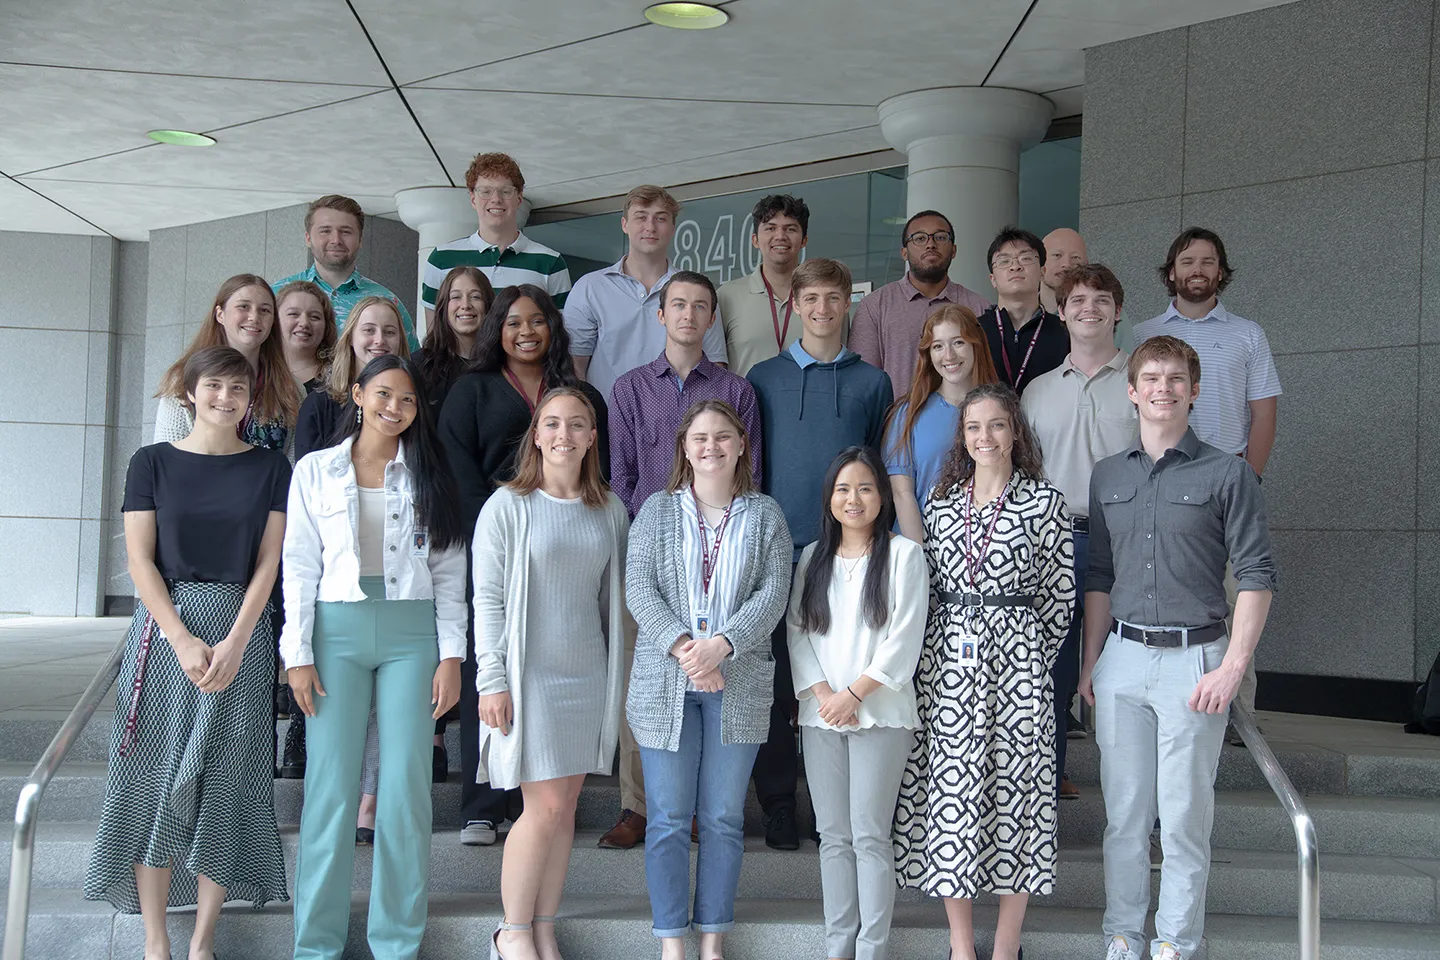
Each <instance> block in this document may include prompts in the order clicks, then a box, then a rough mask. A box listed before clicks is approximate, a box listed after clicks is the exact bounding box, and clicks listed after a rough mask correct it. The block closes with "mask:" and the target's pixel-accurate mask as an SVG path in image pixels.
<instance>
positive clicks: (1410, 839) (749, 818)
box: [0, 762, 1440, 859]
mask: <svg viewBox="0 0 1440 960" xmlns="http://www.w3.org/2000/svg"><path fill="white" fill-rule="evenodd" d="M30 769H31V768H30V764H28V763H15V762H12V763H0V810H5V811H7V812H8V811H10V810H13V809H14V806H15V801H16V799H17V798H18V796H19V792H20V788H21V786H23V784H24V783H25V780H26V778H27V777H29V775H30ZM800 791H801V795H802V808H803V809H804V810H805V811H806V814H805V815H804V816H803V817H802V820H803V821H804V824H805V825H806V826H808V825H809V814H808V811H809V805H808V804H809V801H808V794H807V793H806V785H805V783H804V781H803V780H802V781H801V784H800ZM104 793H105V765H104V764H103V763H66V764H64V765H63V766H62V767H61V768H60V771H59V772H58V773H57V775H56V776H55V778H54V779H53V780H51V781H50V787H49V789H48V790H47V791H46V793H45V798H44V801H43V803H42V804H41V808H40V812H41V818H42V819H43V820H46V821H87V820H88V821H93V820H98V819H99V817H100V808H101V804H102V802H103V800H104ZM430 796H431V801H432V802H433V804H434V811H435V825H436V827H437V828H442V829H443V828H451V827H458V826H460V783H459V774H458V773H452V774H451V778H450V781H449V782H448V783H440V784H435V785H433V786H432V787H431V789H430ZM303 798H304V786H303V783H302V781H299V780H276V781H275V816H276V819H277V821H278V822H279V823H280V824H282V825H285V824H297V823H299V822H300V807H301V804H302V801H303ZM1305 802H1306V804H1307V805H1308V806H1309V808H1310V813H1311V815H1312V816H1313V817H1314V819H1315V825H1316V832H1317V835H1318V836H1319V839H1320V850H1321V852H1322V853H1324V854H1326V855H1329V854H1335V853H1348V854H1372V855H1376V856H1393V857H1431V858H1436V859H1440V804H1436V803H1434V802H1433V801H1429V800H1416V799H1408V798H1396V797H1355V796H1333V795H1326V794H1314V795H1311V796H1309V797H1306V798H1305ZM619 809H620V786H619V781H618V779H617V778H615V777H593V776H592V777H590V778H589V779H588V780H587V782H586V785H585V789H584V791H583V792H582V793H581V795H580V805H579V807H578V809H577V810H576V821H577V825H578V827H579V829H581V830H607V829H609V828H610V827H611V826H612V825H613V824H614V822H615V817H616V814H617V813H618V812H619ZM746 829H747V831H748V832H749V833H751V834H754V835H759V834H761V833H763V831H764V826H763V823H762V820H761V813H760V807H759V804H758V803H757V802H756V800H755V797H754V795H753V793H752V794H751V796H750V797H749V804H748V809H747V815H746ZM1104 832H1105V806H1104V799H1103V797H1102V796H1101V794H1100V789H1099V788H1098V787H1096V786H1093V785H1086V786H1082V787H1081V796H1080V798H1079V799H1078V800H1067V801H1064V802H1063V803H1061V804H1060V840H1061V843H1062V844H1065V845H1067V846H1074V845H1077V844H1089V843H1099V842H1100V841H1101V839H1102V838H1103V836H1104ZM1212 842H1213V843H1214V845H1215V846H1217V847H1229V848H1234V849H1246V850H1278V851H1291V852H1293V851H1294V850H1295V835H1294V832H1293V831H1292V830H1291V827H1290V821H1289V820H1288V819H1287V818H1286V817H1285V815H1284V813H1283V812H1282V810H1281V809H1280V805H1279V803H1278V802H1277V801H1276V800H1275V796H1274V794H1272V793H1271V792H1270V791H1269V790H1264V791H1240V790H1232V791H1221V792H1219V793H1217V794H1216V797H1215V829H1214V833H1213V835H1212Z"/></svg>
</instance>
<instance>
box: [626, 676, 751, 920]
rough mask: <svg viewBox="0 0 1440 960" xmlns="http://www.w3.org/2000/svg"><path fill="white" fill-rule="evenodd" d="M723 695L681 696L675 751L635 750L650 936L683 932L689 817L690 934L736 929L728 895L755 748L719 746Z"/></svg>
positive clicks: (735, 883) (741, 841)
mask: <svg viewBox="0 0 1440 960" xmlns="http://www.w3.org/2000/svg"><path fill="white" fill-rule="evenodd" d="M724 696H725V694H724V692H723V691H722V692H721V693H698V692H695V691H691V692H689V693H687V694H685V717H684V721H683V723H682V725H681V727H680V749H679V750H676V751H674V752H671V751H669V750H652V749H650V748H648V747H641V748H640V762H641V764H642V765H643V766H644V770H645V805H646V807H648V808H649V814H650V816H649V818H648V819H647V820H646V823H645V884H646V886H647V887H649V889H650V909H651V912H652V913H653V914H654V918H655V919H654V926H653V928H652V932H653V933H654V934H655V936H657V937H683V936H685V933H686V931H687V930H688V929H689V928H690V922H691V912H690V908H689V904H688V903H687V902H686V901H687V900H688V899H689V897H688V893H689V890H690V819H691V818H692V817H695V818H697V819H698V820H699V822H700V858H699V863H698V864H697V866H696V871H695V910H694V924H695V929H696V930H698V931H699V932H701V933H725V932H726V931H728V930H729V929H730V928H731V927H733V926H735V891H736V889H737V888H738V887H739V885H740V857H741V855H742V854H743V853H744V852H745V837H744V827H745V793H746V791H747V790H748V789H749V786H750V771H751V768H753V767H754V766H755V754H756V753H757V752H759V750H760V744H758V743H736V744H724V743H721V742H720V704H721V702H722V700H723V698H724Z"/></svg>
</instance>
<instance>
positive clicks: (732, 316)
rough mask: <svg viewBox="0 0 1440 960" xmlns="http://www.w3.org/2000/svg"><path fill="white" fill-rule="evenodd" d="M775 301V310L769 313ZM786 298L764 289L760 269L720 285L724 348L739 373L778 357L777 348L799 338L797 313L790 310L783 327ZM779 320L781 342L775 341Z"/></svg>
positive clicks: (800, 330)
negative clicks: (786, 326) (776, 322)
mask: <svg viewBox="0 0 1440 960" xmlns="http://www.w3.org/2000/svg"><path fill="white" fill-rule="evenodd" d="M771 304H774V306H775V313H774V314H771V313H770V306H771ZM789 306H790V298H789V297H781V296H778V295H777V296H775V297H773V298H772V297H771V296H770V293H769V292H768V291H767V290H766V289H765V278H764V277H762V276H761V274H760V269H759V268H758V267H757V268H756V269H755V271H754V272H753V273H751V274H749V275H748V276H744V277H736V278H735V279H733V280H731V281H729V282H728V283H725V284H722V285H721V287H720V315H721V317H722V318H723V320H724V329H725V349H726V351H727V354H728V356H729V358H730V360H729V364H730V369H731V370H733V371H734V372H735V373H738V374H739V375H740V376H742V377H743V376H745V374H747V373H749V372H750V368H751V367H753V366H755V364H757V363H759V362H760V361H761V360H769V359H770V358H771V357H775V356H779V354H780V351H781V350H784V349H785V348H786V347H788V346H790V344H792V343H794V342H795V341H796V340H799V339H800V334H801V333H802V332H803V331H804V324H802V323H801V322H800V314H799V313H797V312H795V311H794V310H791V312H790V327H789V329H788V330H787V329H786V328H785V311H786V309H787V308H788V307H789ZM777 319H778V320H779V322H780V331H781V334H782V337H781V342H780V343H778V344H777V343H776V342H775V321H776V320H777Z"/></svg>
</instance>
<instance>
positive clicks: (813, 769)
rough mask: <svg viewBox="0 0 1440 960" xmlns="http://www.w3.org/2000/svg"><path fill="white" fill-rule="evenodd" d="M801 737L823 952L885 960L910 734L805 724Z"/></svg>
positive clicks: (912, 733)
mask: <svg viewBox="0 0 1440 960" xmlns="http://www.w3.org/2000/svg"><path fill="white" fill-rule="evenodd" d="M800 735H801V737H802V738H803V741H804V745H805V782H806V783H807V784H808V785H809V787H810V800H811V802H812V803H813V804H814V806H815V827H816V829H817V830H819V831H820V888H821V891H822V892H823V894H824V898H825V949H826V950H827V951H828V952H827V954H826V956H830V957H854V958H855V960H885V955H886V945H887V942H888V940H889V939H890V916H891V914H892V913H893V912H894V909H895V853H894V850H893V848H892V847H891V843H890V829H891V824H892V822H893V821H894V819H895V802H896V800H898V799H899V796H900V778H901V776H902V775H903V774H904V773H905V761H906V759H907V758H908V757H909V755H910V747H911V745H912V744H913V743H914V741H915V731H913V730H902V729H898V728H896V727H871V728H869V729H866V730H855V731H851V732H846V733H839V732H837V731H834V730H826V729H823V728H820V727H810V726H805V727H801V728H800Z"/></svg>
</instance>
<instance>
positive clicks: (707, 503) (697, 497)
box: [690, 487, 735, 510]
mask: <svg viewBox="0 0 1440 960" xmlns="http://www.w3.org/2000/svg"><path fill="white" fill-rule="evenodd" d="M690 492H691V494H693V495H694V496H695V500H696V501H697V502H699V503H702V504H704V505H705V506H707V507H709V508H710V509H711V510H725V509H728V508H729V506H730V504H729V503H727V504H723V505H721V504H714V503H711V502H710V501H709V500H701V499H700V495H699V494H697V493H695V490H694V488H693V487H692V488H691V490H690ZM734 502H735V500H734V498H733V497H732V498H731V500H730V503H734Z"/></svg>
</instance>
